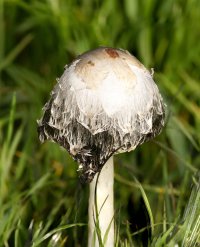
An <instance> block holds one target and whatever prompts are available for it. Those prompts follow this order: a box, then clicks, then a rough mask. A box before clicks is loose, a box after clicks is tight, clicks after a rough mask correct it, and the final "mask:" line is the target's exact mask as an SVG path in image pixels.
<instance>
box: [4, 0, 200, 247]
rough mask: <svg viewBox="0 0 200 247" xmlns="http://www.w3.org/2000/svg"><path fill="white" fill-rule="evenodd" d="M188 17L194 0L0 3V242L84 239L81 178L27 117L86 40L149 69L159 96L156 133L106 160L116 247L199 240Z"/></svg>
mask: <svg viewBox="0 0 200 247" xmlns="http://www.w3.org/2000/svg"><path fill="white" fill-rule="evenodd" d="M199 23H200V1H199V0H168V1H159V0H124V1H117V0H109V1H106V0H104V1H100V0H93V1H92V0H82V1H81V0H26V1H25V0H0V246H5V247H8V246H9V247H10V246H16V247H21V246H26V247H28V246H76V247H78V246H86V243H87V198H88V186H87V185H81V184H80V183H79V181H78V177H77V173H76V170H77V164H76V163H75V162H74V161H72V159H71V158H70V157H69V155H68V154H67V152H66V151H65V150H62V149H61V148H59V147H58V145H56V144H54V143H50V142H46V143H45V144H43V145H41V144H40V143H39V141H38V137H37V123H36V120H37V119H39V118H40V116H41V108H42V106H43V105H44V103H45V102H46V101H47V99H48V97H49V93H50V91H51V90H52V88H53V85H54V84H55V83H56V80H55V79H56V78H57V77H59V76H60V75H61V74H62V73H63V70H64V66H65V64H67V63H69V62H70V61H71V60H72V59H73V58H74V57H75V56H77V55H78V54H80V53H82V52H84V51H86V50H88V49H92V48H95V47H98V46H112V47H118V48H119V47H120V48H123V49H127V50H129V51H130V52H131V53H132V54H133V55H135V56H136V57H137V58H138V59H139V60H140V61H141V62H142V63H144V64H145V66H147V67H148V68H154V69H155V74H154V76H155V80H156V82H157V84H158V87H159V89H160V91H161V93H162V95H163V97H164V99H165V102H166V104H167V105H168V107H167V116H166V126H165V128H164V130H163V132H162V134H160V136H159V137H157V138H156V140H154V141H151V142H149V143H146V144H144V145H142V146H141V147H138V148H137V150H136V151H134V152H131V153H129V154H121V155H118V156H116V157H115V209H116V215H115V220H116V246H119V247H121V246H136V247H137V246H158V247H159V246H175V244H179V245H177V246H184V247H185V246H191V247H193V246H200V239H199V236H200V189H199V179H198V175H196V174H197V171H198V170H199V168H200V73H199V68H200V42H199V40H200V29H199ZM135 177H136V178H137V180H138V181H139V182H140V184H139V183H138V182H136V180H135ZM192 184H193V190H192V189H191V186H192ZM142 189H144V193H145V196H146V197H145V196H144V193H142V192H141V190H142ZM191 191H192V192H191ZM142 195H143V196H142ZM189 198H190V199H189ZM147 200H148V201H147ZM145 205H146V206H145ZM151 214H152V217H153V225H151V224H152V221H151V222H150V216H149V215H151ZM150 225H151V227H150ZM152 226H153V227H152ZM152 230H153V231H152Z"/></svg>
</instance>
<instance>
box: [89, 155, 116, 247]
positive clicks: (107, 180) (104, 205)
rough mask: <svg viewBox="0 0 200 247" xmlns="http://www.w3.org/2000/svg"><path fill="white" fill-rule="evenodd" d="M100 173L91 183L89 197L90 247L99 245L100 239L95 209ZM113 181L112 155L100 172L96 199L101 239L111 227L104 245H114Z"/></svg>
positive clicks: (109, 246) (110, 246) (111, 246)
mask: <svg viewBox="0 0 200 247" xmlns="http://www.w3.org/2000/svg"><path fill="white" fill-rule="evenodd" d="M97 175H98V174H96V175H95V177H94V179H93V181H92V182H91V183H90V197H89V211H88V215H89V222H88V247H99V241H98V237H97V234H96V231H95V229H96V226H95V222H97V219H96V210H95V186H96V180H97V177H98V176H97ZM113 181H114V167H113V157H111V158H110V159H109V160H108V161H107V162H106V164H105V165H104V166H103V168H102V170H101V173H100V174H99V177H98V181H97V188H96V200H97V210H98V215H99V216H98V222H99V228H100V231H101V239H102V241H103V240H104V236H105V233H106V231H107V230H108V229H109V227H110V229H109V232H108V236H107V241H106V243H105V244H104V247H114V202H113ZM94 239H95V244H94V242H93V241H94Z"/></svg>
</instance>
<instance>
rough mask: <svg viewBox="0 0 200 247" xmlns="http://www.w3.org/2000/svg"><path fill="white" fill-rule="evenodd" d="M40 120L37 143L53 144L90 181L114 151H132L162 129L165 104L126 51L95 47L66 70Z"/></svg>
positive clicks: (148, 75) (156, 89) (136, 61)
mask: <svg viewBox="0 0 200 247" xmlns="http://www.w3.org/2000/svg"><path fill="white" fill-rule="evenodd" d="M43 111H44V115H43V117H42V119H41V120H39V121H38V125H39V127H38V132H39V137H40V140H41V141H42V142H43V141H45V140H47V139H49V140H52V141H55V142H57V143H59V144H60V145H61V146H63V147H64V148H65V149H67V151H68V152H69V153H70V154H71V156H72V157H73V158H74V159H75V160H77V161H78V162H79V164H80V165H79V169H78V171H79V172H80V177H81V179H82V181H83V182H90V181H92V179H93V177H94V175H95V174H96V173H97V172H99V171H100V170H101V168H102V167H103V165H104V164H105V163H106V161H107V160H108V159H109V157H111V156H112V155H113V154H115V153H117V152H125V151H131V150H133V149H135V147H136V146H138V145H140V144H142V143H143V142H145V141H147V140H149V139H151V138H153V137H155V136H156V135H157V134H159V133H160V131H161V128H162V127H163V125H164V105H163V101H162V97H161V95H160V94H159V91H158V88H157V86H156V84H155V83H154V81H153V78H152V75H151V74H150V72H149V71H148V70H147V69H146V68H145V67H144V66H143V65H142V64H141V63H140V62H139V61H138V60H137V59H136V58H135V57H133V56H132V55H130V54H129V53H128V52H127V51H124V50H121V49H113V48H106V47H102V48H98V49H96V50H93V51H89V52H87V53H84V54H83V55H81V56H79V57H78V58H77V59H75V60H74V61H73V62H72V63H71V64H70V65H69V66H66V69H65V71H64V74H63V75H62V76H61V78H60V79H59V80H58V83H57V85H56V86H55V88H54V90H53V91H52V93H51V98H50V100H49V101H48V102H47V103H46V104H45V106H44V108H43Z"/></svg>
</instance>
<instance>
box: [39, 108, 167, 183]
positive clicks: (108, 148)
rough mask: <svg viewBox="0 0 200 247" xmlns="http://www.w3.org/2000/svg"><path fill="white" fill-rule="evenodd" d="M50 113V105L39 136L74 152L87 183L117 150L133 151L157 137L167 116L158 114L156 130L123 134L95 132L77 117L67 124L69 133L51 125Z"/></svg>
mask: <svg viewBox="0 0 200 247" xmlns="http://www.w3.org/2000/svg"><path fill="white" fill-rule="evenodd" d="M49 113H50V109H46V111H45V113H44V116H43V119H42V120H41V121H40V123H39V127H38V133H39V138H40V140H41V141H42V142H43V141H45V140H47V139H48V140H52V141H55V142H57V143H59V144H60V146H62V147H64V148H65V149H66V150H67V151H68V152H69V153H70V155H71V156H72V157H73V159H74V160H76V161H77V162H78V163H79V164H80V165H79V169H78V172H79V174H80V179H81V181H82V182H83V183H89V182H91V181H92V180H93V178H94V176H95V174H96V173H97V172H99V171H100V170H101V169H102V167H103V165H104V164H105V163H106V161H107V160H108V159H109V158H110V157H111V156H112V155H113V154H114V153H117V152H125V151H131V150H132V149H133V148H132V147H134V146H135V147H136V146H138V145H140V144H142V143H143V142H145V141H147V140H149V139H152V138H153V137H155V136H156V135H157V134H158V133H159V132H160V130H161V128H162V124H161V123H162V120H163V115H157V114H155V116H156V117H155V118H154V119H153V120H154V121H153V127H152V130H153V131H152V132H150V133H148V134H141V133H139V132H136V131H134V132H133V133H131V134H125V135H124V136H123V137H121V136H120V134H119V132H117V131H115V133H114V135H111V134H110V133H109V132H108V131H104V132H100V133H97V134H95V135H92V134H91V132H90V131H89V130H88V129H87V128H85V127H84V126H82V125H81V124H80V123H78V122H77V121H76V120H73V121H71V123H69V124H68V125H67V126H66V127H65V134H63V132H62V130H59V129H58V128H55V127H52V126H50V125H49V118H50V114H49ZM69 133H71V135H70V134H69ZM70 136H73V138H70ZM130 148H132V149H130Z"/></svg>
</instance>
